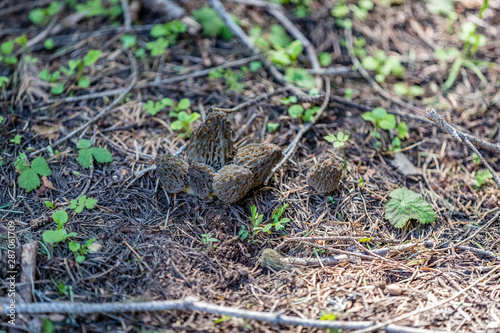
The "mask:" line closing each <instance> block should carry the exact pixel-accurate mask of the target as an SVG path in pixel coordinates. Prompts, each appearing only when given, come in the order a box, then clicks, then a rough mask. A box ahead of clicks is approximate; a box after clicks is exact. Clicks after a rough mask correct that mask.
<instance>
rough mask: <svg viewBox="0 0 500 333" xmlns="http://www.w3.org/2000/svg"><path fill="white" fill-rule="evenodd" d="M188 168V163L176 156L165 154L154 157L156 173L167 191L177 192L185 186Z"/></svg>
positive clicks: (186, 184)
mask: <svg viewBox="0 0 500 333" xmlns="http://www.w3.org/2000/svg"><path fill="white" fill-rule="evenodd" d="M188 168H189V164H187V162H186V161H184V160H183V159H182V158H180V157H178V156H174V155H172V154H165V155H158V156H157V157H156V174H157V176H158V178H159V179H160V182H161V183H162V185H163V187H164V188H165V190H166V191H167V192H168V193H179V192H182V191H184V190H185V189H186V188H187V186H188V182H187V180H188V178H187V174H188Z"/></svg>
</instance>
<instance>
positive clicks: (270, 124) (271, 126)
mask: <svg viewBox="0 0 500 333" xmlns="http://www.w3.org/2000/svg"><path fill="white" fill-rule="evenodd" d="M279 126H280V124H279V123H274V122H271V121H270V122H268V123H267V125H266V127H267V131H268V132H269V133H273V132H275V131H276V130H277V129H278V127H279Z"/></svg>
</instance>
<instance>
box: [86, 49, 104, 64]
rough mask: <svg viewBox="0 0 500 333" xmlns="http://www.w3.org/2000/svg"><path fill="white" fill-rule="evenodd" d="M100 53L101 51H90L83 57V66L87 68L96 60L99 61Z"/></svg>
mask: <svg viewBox="0 0 500 333" xmlns="http://www.w3.org/2000/svg"><path fill="white" fill-rule="evenodd" d="M101 53H102V51H101V50H90V51H89V52H88V53H87V54H86V55H85V57H83V64H84V65H85V66H87V67H89V66H92V65H93V64H94V63H95V62H96V61H97V59H99V57H100V56H101Z"/></svg>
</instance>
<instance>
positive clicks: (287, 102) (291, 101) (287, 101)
mask: <svg viewBox="0 0 500 333" xmlns="http://www.w3.org/2000/svg"><path fill="white" fill-rule="evenodd" d="M295 103H297V96H290V97H283V98H282V99H281V104H283V105H290V104H295Z"/></svg>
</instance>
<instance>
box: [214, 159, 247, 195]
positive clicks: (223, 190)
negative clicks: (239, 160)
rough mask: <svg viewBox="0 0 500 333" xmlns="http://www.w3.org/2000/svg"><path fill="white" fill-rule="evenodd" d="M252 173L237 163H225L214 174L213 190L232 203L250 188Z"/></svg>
mask: <svg viewBox="0 0 500 333" xmlns="http://www.w3.org/2000/svg"><path fill="white" fill-rule="evenodd" d="M252 180H253V175H252V172H251V171H250V170H248V169H247V168H244V167H242V166H239V165H235V164H230V165H226V166H225V167H223V168H222V169H220V170H219V172H217V173H216V174H215V176H214V183H213V187H214V191H215V194H216V195H217V197H219V199H221V200H222V201H224V202H226V203H233V202H236V201H238V200H240V199H241V198H243V197H244V196H245V194H247V193H248V191H249V190H250V188H251V185H252Z"/></svg>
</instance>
